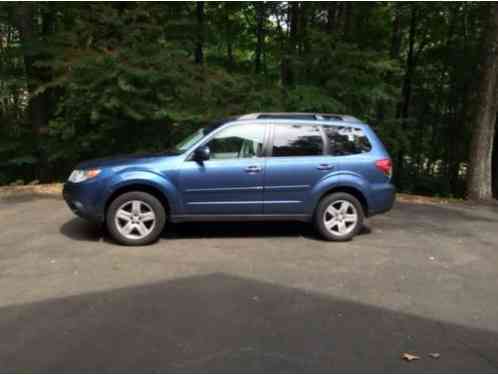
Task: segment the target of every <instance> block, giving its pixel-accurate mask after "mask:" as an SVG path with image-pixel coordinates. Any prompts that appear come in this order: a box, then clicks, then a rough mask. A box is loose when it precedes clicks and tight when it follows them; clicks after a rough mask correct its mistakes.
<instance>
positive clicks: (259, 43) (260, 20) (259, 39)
mask: <svg viewBox="0 0 498 375" xmlns="http://www.w3.org/2000/svg"><path fill="white" fill-rule="evenodd" d="M264 22H265V3H264V2H257V3H256V51H255V59H254V70H255V72H256V73H260V72H261V57H262V54H263V49H264V38H265V30H264Z"/></svg>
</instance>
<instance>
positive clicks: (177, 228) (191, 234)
mask: <svg viewBox="0 0 498 375" xmlns="http://www.w3.org/2000/svg"><path fill="white" fill-rule="evenodd" d="M60 232H61V233H62V234H63V235H65V236H66V237H69V238H71V239H73V240H78V241H99V240H100V239H102V238H105V239H106V240H107V239H108V238H107V232H106V229H105V227H104V226H103V225H98V224H94V223H90V222H87V221H85V220H83V219H80V218H77V217H76V218H73V219H71V220H69V221H67V222H66V223H64V224H63V225H62V226H61V228H60ZM370 233H371V230H370V228H369V227H368V226H366V225H365V226H364V227H363V229H362V231H361V232H360V235H364V234H370ZM300 236H302V237H305V238H308V239H312V240H318V241H321V239H320V237H319V236H318V234H317V233H316V232H315V229H314V227H313V225H312V224H308V223H300V222H266V223H264V222H247V223H245V222H226V223H225V222H215V223H214V222H207V223H181V224H173V223H168V224H167V225H166V228H165V230H164V231H163V233H162V235H161V238H163V239H168V240H171V239H195V238H245V237H254V238H258V237H300Z"/></svg>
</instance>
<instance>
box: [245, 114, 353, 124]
mask: <svg viewBox="0 0 498 375" xmlns="http://www.w3.org/2000/svg"><path fill="white" fill-rule="evenodd" d="M238 119H239V120H256V119H289V120H330V121H344V122H357V123H360V122H361V121H360V120H359V119H357V118H356V117H353V116H349V115H338V114H335V113H311V112H310V113H308V112H262V113H250V114H247V115H242V116H239V117H238Z"/></svg>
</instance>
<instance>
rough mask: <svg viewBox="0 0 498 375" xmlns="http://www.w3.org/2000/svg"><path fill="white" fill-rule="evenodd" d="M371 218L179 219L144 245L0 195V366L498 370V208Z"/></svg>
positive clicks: (55, 204)
mask: <svg viewBox="0 0 498 375" xmlns="http://www.w3.org/2000/svg"><path fill="white" fill-rule="evenodd" d="M366 224H367V225H366V227H365V229H364V230H363V232H362V233H361V235H359V236H357V237H356V238H355V239H354V240H353V241H351V242H347V243H331V242H324V241H321V240H320V239H319V238H317V237H316V235H315V233H314V231H313V229H312V228H311V227H310V226H309V225H306V224H301V223H231V224H230V223H210V224H199V223H195V224H177V225H174V226H173V225H171V226H168V228H167V229H166V230H165V232H164V233H163V236H162V238H161V240H160V241H159V242H158V243H156V244H154V245H152V246H148V247H138V248H137V247H122V246H118V245H116V244H114V243H113V242H112V241H111V240H110V239H109V238H108V236H107V235H106V233H105V231H104V230H102V228H99V227H98V226H95V225H92V224H89V223H86V222H85V221H83V220H81V219H78V218H76V217H74V216H73V214H72V213H71V212H70V211H69V210H68V209H67V207H66V206H65V204H64V202H63V201H62V200H60V199H48V198H43V197H38V196H33V197H22V199H8V200H0V285H1V287H0V371H1V372H138V371H139V372H292V373H295V372H364V371H368V372H498V209H497V208H496V207H490V206H471V205H465V204H446V205H436V204H433V205H422V204H407V203H404V204H402V203H397V204H396V205H395V208H394V209H393V210H392V211H391V212H390V213H388V214H386V215H382V216H378V217H374V218H371V219H369V220H368V222H367V223H366ZM403 353H410V354H414V355H417V356H418V357H420V359H418V360H413V361H406V360H403V359H402V358H401V356H402V354H403ZM431 353H432V354H433V353H438V354H439V357H438V356H437V355H433V356H431V355H430V354H431ZM434 357H438V358H434Z"/></svg>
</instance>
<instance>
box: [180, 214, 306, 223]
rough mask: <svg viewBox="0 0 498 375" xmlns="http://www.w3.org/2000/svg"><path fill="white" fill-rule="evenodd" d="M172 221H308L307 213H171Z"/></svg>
mask: <svg viewBox="0 0 498 375" xmlns="http://www.w3.org/2000/svg"><path fill="white" fill-rule="evenodd" d="M170 219H171V221H172V222H173V223H184V222H193V221H220V222H222V221H225V222H228V221H302V222H310V221H311V216H309V215H172V216H170Z"/></svg>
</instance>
